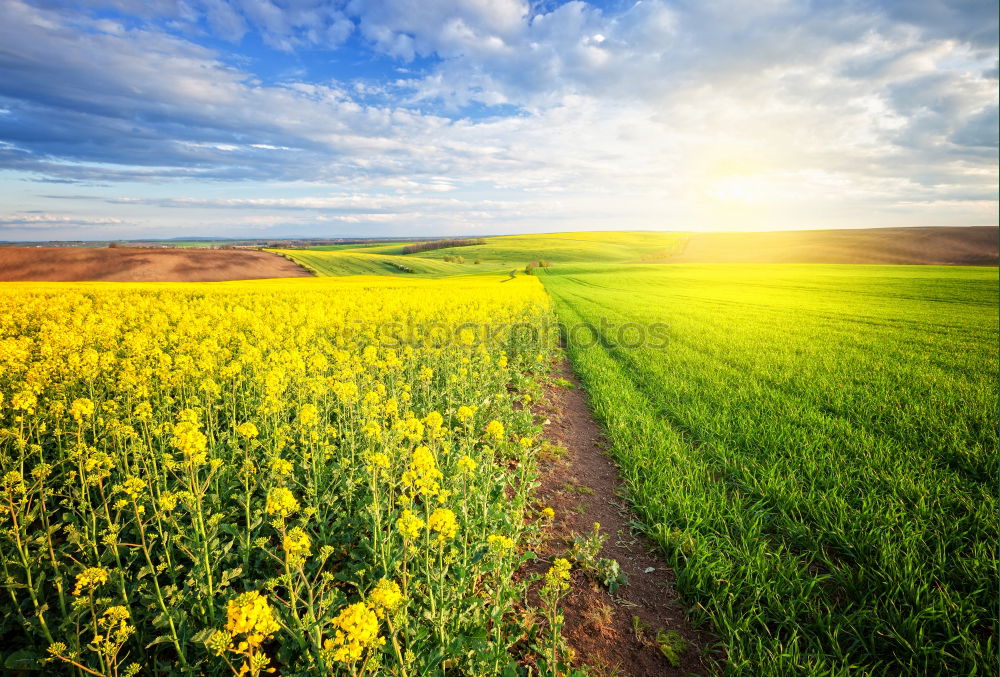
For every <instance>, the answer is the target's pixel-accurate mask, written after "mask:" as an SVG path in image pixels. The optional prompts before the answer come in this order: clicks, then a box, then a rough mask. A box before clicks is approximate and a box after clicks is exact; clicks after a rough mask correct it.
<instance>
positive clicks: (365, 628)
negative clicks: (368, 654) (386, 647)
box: [323, 602, 385, 663]
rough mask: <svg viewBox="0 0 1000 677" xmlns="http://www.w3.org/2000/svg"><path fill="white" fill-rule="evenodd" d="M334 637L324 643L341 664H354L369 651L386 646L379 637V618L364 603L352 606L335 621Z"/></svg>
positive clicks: (383, 640)
mask: <svg viewBox="0 0 1000 677" xmlns="http://www.w3.org/2000/svg"><path fill="white" fill-rule="evenodd" d="M333 629H334V636H333V637H332V638H330V639H327V640H326V641H325V642H324V643H323V648H324V649H326V650H327V651H328V652H330V657H331V658H332V659H333V660H335V661H339V662H341V663H354V662H356V661H358V660H359V659H360V658H361V656H362V654H364V652H365V651H367V650H368V649H374V648H376V647H380V646H382V645H383V644H385V638H384V637H380V636H379V628H378V616H376V615H375V612H374V611H372V610H371V609H369V608H368V606H367V605H365V604H364V603H362V602H358V603H356V604H351V605H349V606H348V607H346V608H345V609H343V610H342V611H341V612H340V613H339V614H337V617H336V618H335V619H334V620H333Z"/></svg>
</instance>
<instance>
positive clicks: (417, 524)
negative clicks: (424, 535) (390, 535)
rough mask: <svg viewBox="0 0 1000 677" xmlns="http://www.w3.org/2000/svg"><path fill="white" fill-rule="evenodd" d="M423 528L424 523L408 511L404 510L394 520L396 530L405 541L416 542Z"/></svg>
mask: <svg viewBox="0 0 1000 677" xmlns="http://www.w3.org/2000/svg"><path fill="white" fill-rule="evenodd" d="M423 528H424V521H423V520H422V519H420V518H419V517H417V516H416V515H415V514H413V513H412V512H411V511H410V510H404V511H403V514H402V515H400V517H399V519H397V520H396V529H397V530H398V531H399V533H400V534H401V535H402V536H403V538H404V539H405V540H411V541H413V540H416V539H417V537H419V536H420V532H421V531H422V530H423Z"/></svg>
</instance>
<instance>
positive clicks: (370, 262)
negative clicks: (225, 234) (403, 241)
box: [274, 248, 497, 277]
mask: <svg viewBox="0 0 1000 677" xmlns="http://www.w3.org/2000/svg"><path fill="white" fill-rule="evenodd" d="M372 249H374V248H372ZM274 251H275V252H277V253H279V254H281V255H282V256H285V257H286V258H289V259H291V260H293V261H295V262H297V263H299V264H301V265H304V266H305V267H306V268H309V269H311V270H313V271H314V272H315V273H316V274H317V275H319V276H321V277H339V276H348V275H406V276H409V277H450V276H452V275H473V274H477V273H483V272H495V271H497V266H496V265H492V264H490V265H485V266H484V265H475V264H473V263H471V262H466V263H448V262H446V261H441V260H438V259H430V258H423V257H419V256H401V255H392V254H372V253H368V251H369V250H366V249H360V250H353V249H351V250H339V251H314V250H306V249H281V250H274ZM411 271H412V272H411Z"/></svg>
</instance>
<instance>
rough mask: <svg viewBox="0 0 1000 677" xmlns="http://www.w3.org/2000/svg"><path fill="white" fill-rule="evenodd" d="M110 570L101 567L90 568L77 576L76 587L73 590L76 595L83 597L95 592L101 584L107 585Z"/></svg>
mask: <svg viewBox="0 0 1000 677" xmlns="http://www.w3.org/2000/svg"><path fill="white" fill-rule="evenodd" d="M107 581H108V570H107V569H102V568H101V567H88V568H87V569H84V570H83V571H81V572H80V573H79V574H77V576H76V587H75V588H73V594H74V595H77V596H79V595H82V594H84V593H85V592H87V591H90V590H93V589H94V588H96V587H97V586H99V585H100V584H101V583H107Z"/></svg>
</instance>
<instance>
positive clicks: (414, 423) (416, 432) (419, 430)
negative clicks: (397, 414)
mask: <svg viewBox="0 0 1000 677" xmlns="http://www.w3.org/2000/svg"><path fill="white" fill-rule="evenodd" d="M402 428H403V437H405V438H406V439H408V440H409V441H411V442H418V441H419V440H420V438H421V437H423V436H424V424H423V423H421V422H420V421H418V420H417V419H415V418H408V419H406V420H405V421H403V424H402Z"/></svg>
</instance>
